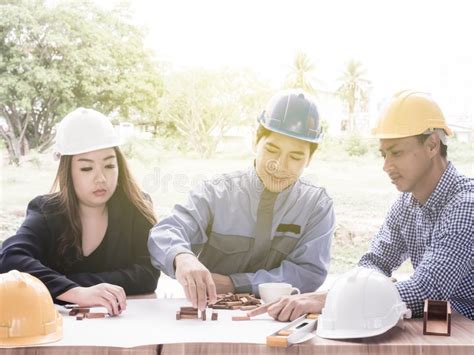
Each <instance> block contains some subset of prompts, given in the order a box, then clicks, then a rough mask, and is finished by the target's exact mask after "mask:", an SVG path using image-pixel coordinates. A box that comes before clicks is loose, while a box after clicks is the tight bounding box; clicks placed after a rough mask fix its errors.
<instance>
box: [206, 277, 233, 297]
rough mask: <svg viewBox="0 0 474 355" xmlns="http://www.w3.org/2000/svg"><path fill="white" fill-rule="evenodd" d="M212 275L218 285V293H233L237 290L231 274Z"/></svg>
mask: <svg viewBox="0 0 474 355" xmlns="http://www.w3.org/2000/svg"><path fill="white" fill-rule="evenodd" d="M211 275H212V279H213V280H214V284H215V285H216V292H217V293H229V292H232V293H233V292H234V291H235V287H234V283H233V282H232V279H231V278H230V277H229V276H225V275H221V274H211Z"/></svg>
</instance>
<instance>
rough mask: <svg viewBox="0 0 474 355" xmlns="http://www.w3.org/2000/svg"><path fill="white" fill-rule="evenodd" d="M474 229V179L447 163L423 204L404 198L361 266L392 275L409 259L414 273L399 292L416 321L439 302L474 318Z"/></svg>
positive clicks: (398, 202)
mask: <svg viewBox="0 0 474 355" xmlns="http://www.w3.org/2000/svg"><path fill="white" fill-rule="evenodd" d="M473 225H474V179H473V178H469V177H466V176H462V175H460V174H459V173H458V172H457V170H456V169H455V168H454V166H453V165H452V164H451V163H449V164H448V167H447V169H446V171H445V172H444V173H443V175H442V177H441V179H440V181H439V182H438V185H437V186H436V188H435V190H434V191H433V193H432V194H431V196H430V197H429V199H428V201H427V202H426V203H425V204H424V205H420V204H419V203H418V201H417V200H416V199H415V198H414V197H413V196H412V194H411V193H402V194H401V196H400V197H399V198H398V200H397V201H396V202H395V203H394V204H393V206H392V207H391V209H390V211H389V213H388V215H387V217H386V219H385V222H384V224H383V225H382V227H381V228H380V230H379V232H378V233H377V235H376V236H375V238H374V239H373V241H372V245H371V247H370V250H369V251H368V252H367V253H366V254H365V255H364V256H363V257H362V258H361V260H360V261H359V265H360V266H364V267H369V268H375V269H378V270H379V271H381V272H382V273H384V274H385V275H387V276H390V275H391V274H392V271H393V270H395V269H397V268H398V267H399V266H400V265H401V264H402V263H403V262H404V261H405V260H406V259H407V258H410V259H411V262H412V264H413V267H414V269H415V272H414V274H413V275H412V276H411V278H410V279H409V280H406V281H401V282H397V283H396V287H397V289H398V292H399V293H400V296H401V298H402V300H403V301H404V302H406V304H407V306H408V308H410V309H411V310H412V313H413V315H414V316H415V317H420V316H423V302H424V300H425V299H435V300H451V304H452V307H453V308H454V309H455V310H457V311H458V312H459V313H461V314H463V315H464V316H466V317H468V318H470V319H474V316H473V313H474V271H473V270H474V269H473V246H474V243H473V240H474V227H473Z"/></svg>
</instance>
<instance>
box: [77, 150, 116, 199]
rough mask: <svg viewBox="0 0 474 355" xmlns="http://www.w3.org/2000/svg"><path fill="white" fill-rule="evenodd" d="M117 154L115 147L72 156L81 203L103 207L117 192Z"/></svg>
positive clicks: (78, 196)
mask: <svg viewBox="0 0 474 355" xmlns="http://www.w3.org/2000/svg"><path fill="white" fill-rule="evenodd" d="M118 174H119V171H118V165H117V156H116V154H115V150H114V149H113V148H107V149H100V150H94V151H92V152H87V153H83V154H77V155H74V156H73V157H72V163H71V175H72V182H73V184H74V191H75V192H76V196H77V198H78V200H79V203H80V204H82V205H84V206H88V207H102V206H104V205H105V204H106V203H107V201H108V200H109V198H110V197H112V195H113V194H114V192H115V189H116V187H117V181H118Z"/></svg>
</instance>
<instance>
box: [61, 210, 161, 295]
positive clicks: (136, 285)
mask: <svg viewBox="0 0 474 355" xmlns="http://www.w3.org/2000/svg"><path fill="white" fill-rule="evenodd" d="M134 214H135V216H134V222H133V223H134V227H133V232H132V234H133V236H132V240H133V244H132V248H133V250H132V253H133V258H134V263H133V264H130V265H129V266H127V267H126V268H120V269H115V270H111V271H106V272H96V273H85V272H83V273H76V274H69V275H67V277H68V278H69V279H70V280H72V281H74V282H76V283H77V284H79V285H81V286H84V287H89V286H93V285H97V284H99V283H104V282H105V283H110V284H114V285H118V286H120V287H123V289H124V291H125V293H126V294H127V295H134V294H146V293H152V292H154V291H155V289H156V286H157V283H158V278H159V276H160V272H159V271H158V270H157V269H156V268H154V267H153V265H152V264H151V260H150V254H149V252H148V249H147V240H148V234H149V231H150V228H151V227H152V225H151V223H150V222H149V221H148V220H147V219H146V218H145V216H143V215H142V214H141V213H140V212H139V211H138V210H137V209H136V208H134ZM117 252H119V253H120V252H123V253H129V252H130V251H129V250H122V251H120V250H118V251H117Z"/></svg>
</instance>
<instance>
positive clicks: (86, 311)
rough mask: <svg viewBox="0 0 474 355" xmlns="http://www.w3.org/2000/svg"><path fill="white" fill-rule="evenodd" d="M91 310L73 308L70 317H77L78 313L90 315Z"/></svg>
mask: <svg viewBox="0 0 474 355" xmlns="http://www.w3.org/2000/svg"><path fill="white" fill-rule="evenodd" d="M89 312H90V309H89V308H73V309H71V310H70V311H69V315H70V316H75V315H76V314H78V313H89Z"/></svg>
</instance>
